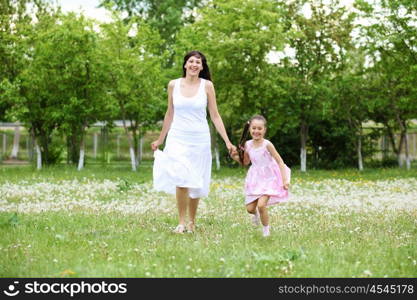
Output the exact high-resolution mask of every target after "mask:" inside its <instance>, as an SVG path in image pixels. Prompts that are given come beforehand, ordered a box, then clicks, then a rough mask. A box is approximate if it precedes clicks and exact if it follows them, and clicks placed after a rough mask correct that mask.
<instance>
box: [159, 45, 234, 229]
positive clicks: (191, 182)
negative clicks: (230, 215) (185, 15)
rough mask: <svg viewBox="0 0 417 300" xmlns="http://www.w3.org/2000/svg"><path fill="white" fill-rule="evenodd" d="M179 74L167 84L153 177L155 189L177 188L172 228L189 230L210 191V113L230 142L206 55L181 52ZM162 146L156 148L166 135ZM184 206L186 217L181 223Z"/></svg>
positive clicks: (228, 146) (215, 123) (174, 189)
mask: <svg viewBox="0 0 417 300" xmlns="http://www.w3.org/2000/svg"><path fill="white" fill-rule="evenodd" d="M182 67H183V75H182V78H178V79H174V80H171V81H170V82H169V84H168V108H167V111H166V113H165V118H164V123H163V125H162V130H161V133H160V135H159V138H158V139H157V140H156V141H154V142H153V143H152V144H151V147H152V150H153V151H155V152H154V157H155V161H154V166H153V183H154V188H155V189H156V190H158V191H164V192H167V193H170V194H176V198H177V208H178V216H179V223H178V226H177V227H176V228H175V229H174V232H175V233H184V232H185V231H188V232H194V230H195V216H196V213H197V207H198V202H199V199H200V198H201V197H206V196H207V195H208V193H209V185H210V177H211V163H212V161H211V147H210V140H211V139H210V131H209V126H208V123H207V119H206V115H207V113H206V108H207V107H208V110H209V113H210V118H211V120H212V122H213V123H214V126H215V127H216V129H217V131H218V132H219V134H220V135H221V137H222V138H223V140H224V142H225V143H226V147H227V149H228V151H229V153H231V152H232V151H235V150H236V147H235V146H234V145H232V143H231V142H230V140H229V138H228V136H227V133H226V130H225V128H224V125H223V121H222V118H221V117H220V114H219V112H218V110H217V104H216V94H215V90H214V86H213V83H212V82H211V77H210V70H209V67H208V65H207V60H206V58H205V56H204V55H203V54H202V53H201V52H199V51H191V52H189V53H187V55H185V57H184V63H183V66H182ZM167 134H168V136H167V140H166V144H165V148H164V151H163V152H162V151H160V150H158V147H159V145H161V144H162V143H163V142H164V140H165V137H166V135H167ZM187 210H188V217H189V221H188V223H186V214H187Z"/></svg>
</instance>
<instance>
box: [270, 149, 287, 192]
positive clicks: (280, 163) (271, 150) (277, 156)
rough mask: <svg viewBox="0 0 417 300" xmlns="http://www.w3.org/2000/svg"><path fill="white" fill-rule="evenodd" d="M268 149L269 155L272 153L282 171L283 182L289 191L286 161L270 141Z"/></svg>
mask: <svg viewBox="0 0 417 300" xmlns="http://www.w3.org/2000/svg"><path fill="white" fill-rule="evenodd" d="M266 149H268V151H269V153H271V155H272V157H273V158H274V159H275V161H276V162H277V163H278V166H279V169H280V171H281V176H282V182H283V184H284V188H286V189H288V186H289V182H288V178H287V173H286V171H285V163H284V161H283V160H282V158H281V156H280V155H279V153H278V151H277V150H276V149H275V146H274V145H273V144H272V143H271V142H269V141H268V143H267V144H266Z"/></svg>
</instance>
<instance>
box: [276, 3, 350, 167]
mask: <svg viewBox="0 0 417 300" xmlns="http://www.w3.org/2000/svg"><path fill="white" fill-rule="evenodd" d="M306 6H307V7H309V8H310V9H311V16H308V15H307V16H306V15H305V14H304V13H303V7H306ZM283 7H284V9H285V10H286V14H285V16H286V20H285V22H286V28H287V29H288V30H289V29H291V28H292V29H293V30H295V32H296V33H295V35H294V36H293V37H290V39H289V46H290V47H291V48H292V49H294V51H295V57H294V58H293V59H285V60H283V62H282V63H281V65H282V67H283V68H284V69H286V72H285V76H289V77H290V78H292V79H286V80H285V81H286V82H287V83H288V84H289V85H288V86H287V89H288V91H289V93H288V95H287V97H286V98H285V105H286V106H287V107H288V108H289V110H291V114H290V115H288V117H289V118H290V119H293V118H296V119H297V120H298V125H299V129H300V148H301V150H300V160H301V171H303V172H305V171H306V169H307V141H308V130H309V126H310V123H311V122H312V121H313V120H315V119H320V118H323V117H324V116H325V115H326V111H327V110H328V108H329V107H330V105H329V103H330V101H329V99H330V97H331V86H330V82H331V79H332V78H333V77H334V76H335V73H336V72H337V71H338V70H339V68H340V67H341V62H342V57H343V55H344V53H346V51H347V50H348V49H349V48H351V47H352V45H351V39H350V33H351V31H352V29H353V20H354V18H355V15H354V14H353V13H349V12H348V11H347V10H346V8H345V7H343V6H342V5H341V4H340V2H339V1H338V0H333V1H331V3H330V4H329V5H325V4H324V1H322V0H315V1H304V0H297V1H292V2H290V3H288V4H287V5H284V6H283Z"/></svg>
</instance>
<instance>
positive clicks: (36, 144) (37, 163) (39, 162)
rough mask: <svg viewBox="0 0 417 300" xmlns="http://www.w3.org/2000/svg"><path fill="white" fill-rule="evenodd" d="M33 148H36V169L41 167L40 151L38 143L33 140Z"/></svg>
mask: <svg viewBox="0 0 417 300" xmlns="http://www.w3.org/2000/svg"><path fill="white" fill-rule="evenodd" d="M35 148H36V169H38V170H40V169H42V152H41V148H40V147H39V143H38V142H37V141H36V140H35Z"/></svg>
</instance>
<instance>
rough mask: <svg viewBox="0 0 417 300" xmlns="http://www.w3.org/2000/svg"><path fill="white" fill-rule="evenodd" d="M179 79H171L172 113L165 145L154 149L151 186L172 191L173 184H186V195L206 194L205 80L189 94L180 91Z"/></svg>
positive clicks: (208, 166)
mask: <svg viewBox="0 0 417 300" xmlns="http://www.w3.org/2000/svg"><path fill="white" fill-rule="evenodd" d="M181 80H182V78H179V79H177V80H175V85H174V90H173V95H172V96H173V105H174V117H173V120H172V123H171V127H170V129H169V131H168V135H167V139H166V143H165V148H164V150H163V151H161V150H156V151H155V152H154V158H155V159H154V165H153V188H154V189H155V190H156V191H163V192H166V193H169V194H175V192H176V187H187V188H189V189H188V190H189V196H190V198H201V197H207V195H208V193H209V185H210V178H211V164H212V159H211V139H210V130H209V126H208V123H207V112H206V108H207V94H206V91H205V83H206V80H205V79H203V78H200V86H199V88H198V91H197V94H196V95H195V96H193V97H185V96H183V95H182V94H181V91H180V82H181Z"/></svg>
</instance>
